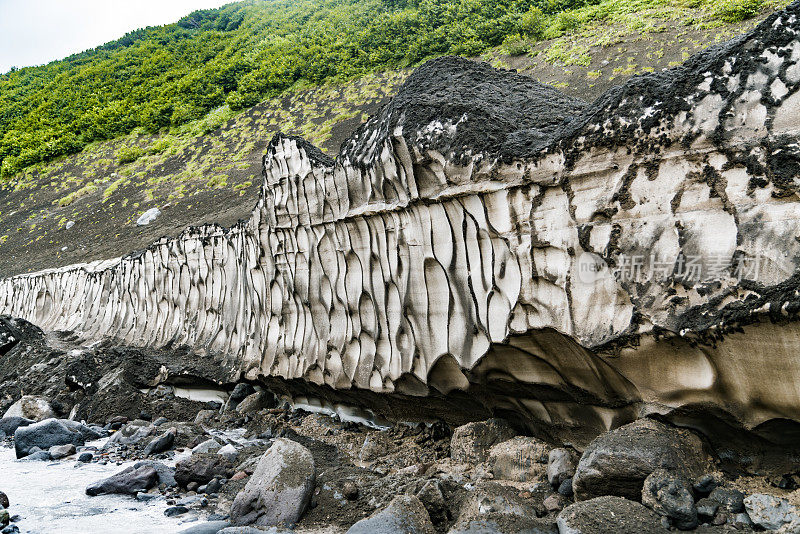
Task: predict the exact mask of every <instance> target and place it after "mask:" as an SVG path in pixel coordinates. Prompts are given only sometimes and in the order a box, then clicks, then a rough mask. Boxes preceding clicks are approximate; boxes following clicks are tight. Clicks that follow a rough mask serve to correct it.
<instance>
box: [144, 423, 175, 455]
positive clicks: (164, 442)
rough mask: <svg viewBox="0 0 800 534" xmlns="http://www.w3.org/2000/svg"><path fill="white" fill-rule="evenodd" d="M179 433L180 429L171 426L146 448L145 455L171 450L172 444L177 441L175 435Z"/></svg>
mask: <svg viewBox="0 0 800 534" xmlns="http://www.w3.org/2000/svg"><path fill="white" fill-rule="evenodd" d="M154 426H156V425H154ZM177 435H178V430H177V429H176V428H174V427H173V428H170V429H169V430H167V431H166V432H164V433H163V434H160V435H158V436H157V437H156V438H154V439H153V440H152V441H150V443H148V444H147V446H146V447H145V448H144V455H145V456H150V455H151V454H158V453H160V452H164V451H167V450H169V449H170V448H171V447H172V444H173V443H175V436H177Z"/></svg>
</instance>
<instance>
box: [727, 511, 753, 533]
mask: <svg viewBox="0 0 800 534" xmlns="http://www.w3.org/2000/svg"><path fill="white" fill-rule="evenodd" d="M730 523H731V524H732V525H733V526H734V527H736V528H737V529H744V528H751V527H752V526H753V521H752V520H751V519H750V516H749V515H747V513H746V512H742V513H739V514H736V515H735V516H733V520H732V521H730Z"/></svg>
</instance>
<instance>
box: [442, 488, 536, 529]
mask: <svg viewBox="0 0 800 534" xmlns="http://www.w3.org/2000/svg"><path fill="white" fill-rule="evenodd" d="M543 500H544V497H543V496H542V497H541V500H539V504H540V505H541V502H542V501H543ZM540 508H541V509H540V510H537V504H536V502H535V500H534V499H530V498H528V499H525V498H522V497H520V495H519V492H518V490H515V489H514V488H511V487H508V486H504V485H502V484H498V483H496V482H482V483H479V484H478V485H476V486H475V488H474V489H473V490H472V491H470V492H469V493H468V494H467V495H466V496H465V498H464V500H463V501H462V503H461V507H460V509H459V513H458V518H457V521H456V524H457V525H459V529H461V530H464V529H466V527H467V525H468V524H470V523H472V522H474V521H476V520H492V521H494V522H495V523H497V524H499V525H510V524H514V523H516V522H517V521H518V520H519V519H521V518H526V517H536V516H537V515H543V514H544V513H545V512H546V510H545V508H544V506H543V505H541V506H540Z"/></svg>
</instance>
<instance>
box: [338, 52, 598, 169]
mask: <svg viewBox="0 0 800 534" xmlns="http://www.w3.org/2000/svg"><path fill="white" fill-rule="evenodd" d="M586 105H587V104H586V102H584V101H582V100H578V99H576V98H572V97H569V96H567V95H565V94H563V93H561V92H560V91H559V90H557V89H555V88H553V87H550V86H548V85H544V84H541V83H539V82H537V81H535V80H533V79H531V78H529V77H527V76H523V75H521V74H517V73H516V72H514V71H508V70H502V69H494V68H492V67H491V66H489V65H488V64H486V63H479V62H475V61H470V60H468V59H464V58H460V57H453V56H446V57H441V58H438V59H433V60H431V61H428V62H427V63H425V64H424V65H422V66H421V67H419V68H418V69H417V70H416V71H414V73H413V74H412V75H411V76H410V77H409V78H408V80H406V82H405V83H404V84H403V86H402V87H401V88H400V91H399V92H398V93H397V96H395V97H394V98H393V99H392V101H391V102H389V103H388V104H387V105H386V106H385V107H384V108H383V109H382V110H381V111H380V113H378V114H377V115H374V116H373V117H371V118H370V119H369V121H367V123H365V124H364V125H363V126H362V127H361V128H360V129H359V130H358V131H357V132H356V133H355V134H354V135H353V137H351V138H350V139H349V140H348V141H346V142H345V144H344V145H343V146H342V154H341V157H342V158H347V159H349V160H350V161H351V162H353V163H360V164H361V165H368V164H369V163H371V162H372V161H373V160H374V158H375V157H376V156H377V154H378V151H379V150H380V148H379V147H378V146H376V145H375V144H373V143H372V142H371V141H372V140H373V139H375V138H374V137H373V135H372V134H373V132H374V131H375V130H377V131H378V137H377V139H382V138H385V137H387V136H388V135H389V133H390V132H393V131H394V129H395V127H396V126H397V125H398V124H400V125H402V128H403V136H404V137H405V139H406V141H407V142H408V143H409V144H411V145H416V146H419V147H422V148H430V149H434V150H438V151H439V152H441V153H442V154H446V155H448V156H455V157H458V156H459V155H463V154H465V153H472V154H478V153H480V154H485V155H503V156H506V157H508V158H511V157H512V156H513V155H516V154H519V153H523V152H525V153H533V152H538V151H540V150H541V149H542V148H544V147H545V146H547V145H549V144H550V143H552V142H553V141H554V140H555V139H556V133H557V132H558V131H560V127H561V126H562V124H563V123H564V122H565V121H569V120H571V119H572V118H573V117H575V116H578V115H580V113H581V112H582V111H583V109H584V108H585V107H586ZM437 123H438V124H440V125H441V127H438V128H431V125H433V124H437ZM456 124H457V127H455V128H452V127H450V128H448V127H449V126H451V125H456Z"/></svg>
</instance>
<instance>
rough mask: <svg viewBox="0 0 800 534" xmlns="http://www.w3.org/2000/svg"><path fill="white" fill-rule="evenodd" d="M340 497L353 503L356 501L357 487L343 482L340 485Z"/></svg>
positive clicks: (348, 482)
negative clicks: (342, 496)
mask: <svg viewBox="0 0 800 534" xmlns="http://www.w3.org/2000/svg"><path fill="white" fill-rule="evenodd" d="M342 495H344V498H345V499H347V500H348V501H355V500H356V499H358V486H356V485H355V484H354V483H352V482H350V481H347V482H345V483H344V484H343V485H342Z"/></svg>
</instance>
